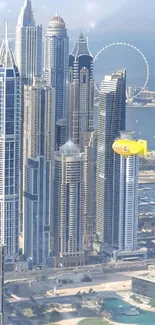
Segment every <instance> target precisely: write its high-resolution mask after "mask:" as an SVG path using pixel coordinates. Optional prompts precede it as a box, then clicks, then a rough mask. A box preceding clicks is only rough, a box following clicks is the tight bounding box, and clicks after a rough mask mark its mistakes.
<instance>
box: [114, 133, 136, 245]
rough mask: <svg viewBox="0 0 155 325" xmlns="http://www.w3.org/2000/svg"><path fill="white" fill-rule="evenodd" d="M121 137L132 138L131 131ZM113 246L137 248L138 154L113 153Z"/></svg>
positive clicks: (121, 134)
mask: <svg viewBox="0 0 155 325" xmlns="http://www.w3.org/2000/svg"><path fill="white" fill-rule="evenodd" d="M120 138H121V139H130V140H133V133H132V132H127V131H123V132H120ZM113 168H114V175H115V176H114V188H113V192H114V195H113V220H112V224H113V227H112V228H113V236H112V237H113V241H112V244H113V246H114V247H115V248H116V249H118V250H119V251H123V250H124V251H129V250H130V251H133V250H136V248H137V231H138V173H139V156H137V155H135V156H129V157H123V156H118V155H117V154H116V153H114V165H113Z"/></svg>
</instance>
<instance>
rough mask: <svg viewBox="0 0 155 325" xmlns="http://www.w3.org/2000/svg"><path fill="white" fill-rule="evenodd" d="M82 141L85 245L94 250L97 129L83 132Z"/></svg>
mask: <svg viewBox="0 0 155 325" xmlns="http://www.w3.org/2000/svg"><path fill="white" fill-rule="evenodd" d="M80 143H81V152H83V153H84V198H85V199H84V214H85V221H86V224H85V246H86V248H87V249H88V250H92V248H93V240H94V233H95V219H96V160H97V131H96V130H95V131H94V130H92V131H86V132H82V133H81V139H80Z"/></svg>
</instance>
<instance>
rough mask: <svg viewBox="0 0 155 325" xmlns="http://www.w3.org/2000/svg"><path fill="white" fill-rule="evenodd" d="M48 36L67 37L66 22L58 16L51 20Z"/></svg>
mask: <svg viewBox="0 0 155 325" xmlns="http://www.w3.org/2000/svg"><path fill="white" fill-rule="evenodd" d="M47 36H59V37H67V29H66V25H65V22H64V20H63V18H61V17H60V16H59V15H58V14H56V15H55V16H54V17H52V18H51V19H50V21H49V23H48V27H47Z"/></svg>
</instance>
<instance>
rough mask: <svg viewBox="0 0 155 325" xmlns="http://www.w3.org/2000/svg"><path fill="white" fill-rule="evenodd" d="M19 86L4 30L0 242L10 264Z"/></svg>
mask: <svg viewBox="0 0 155 325" xmlns="http://www.w3.org/2000/svg"><path fill="white" fill-rule="evenodd" d="M20 122H21V85H20V76H19V72H18V68H17V65H16V62H15V59H14V56H13V53H12V50H11V48H10V45H9V42H8V39H7V31H6V39H5V40H4V41H3V43H2V46H1V50H0V241H1V244H4V245H5V258H6V259H11V260H13V261H14V259H15V257H16V256H17V254H18V240H19V161H20Z"/></svg>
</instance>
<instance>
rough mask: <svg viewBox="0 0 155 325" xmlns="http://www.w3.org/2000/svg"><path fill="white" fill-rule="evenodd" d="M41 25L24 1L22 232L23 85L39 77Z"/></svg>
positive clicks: (19, 44) (19, 56)
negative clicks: (36, 22) (37, 23)
mask: <svg viewBox="0 0 155 325" xmlns="http://www.w3.org/2000/svg"><path fill="white" fill-rule="evenodd" d="M42 49H43V41H42V25H38V26H37V25H36V24H35V19H34V13H33V10H32V3H31V0H25V1H24V5H23V7H22V8H21V11H20V14H19V17H18V22H17V26H16V43H15V51H16V61H17V66H18V69H19V73H20V77H21V89H22V92H21V148H20V222H21V226H20V227H21V231H22V230H23V206H22V198H23V123H24V85H32V83H33V79H34V77H35V76H37V77H41V76H42V72H43V62H42V52H43V51H42Z"/></svg>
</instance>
